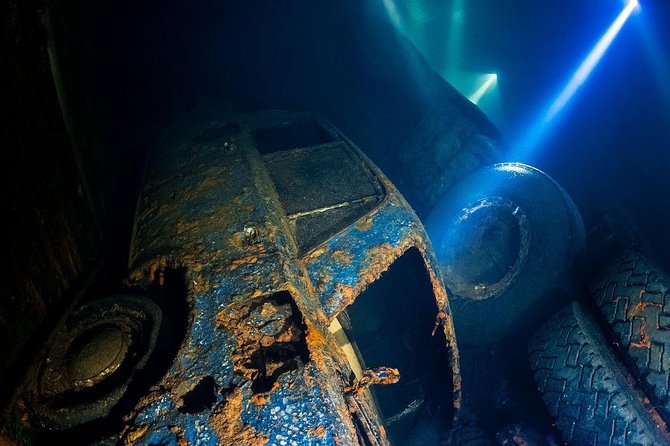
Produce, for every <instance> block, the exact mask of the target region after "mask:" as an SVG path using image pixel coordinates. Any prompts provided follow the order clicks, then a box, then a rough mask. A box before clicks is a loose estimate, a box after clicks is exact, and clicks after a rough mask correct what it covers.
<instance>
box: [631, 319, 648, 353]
mask: <svg viewBox="0 0 670 446" xmlns="http://www.w3.org/2000/svg"><path fill="white" fill-rule="evenodd" d="M630 346H631V347H637V348H650V347H651V339H649V335H648V334H647V327H646V326H645V325H644V324H642V325H640V342H631V343H630Z"/></svg>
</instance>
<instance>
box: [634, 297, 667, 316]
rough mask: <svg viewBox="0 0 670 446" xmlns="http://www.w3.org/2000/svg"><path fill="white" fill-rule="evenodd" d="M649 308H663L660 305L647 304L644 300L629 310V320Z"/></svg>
mask: <svg viewBox="0 0 670 446" xmlns="http://www.w3.org/2000/svg"><path fill="white" fill-rule="evenodd" d="M647 307H658V308H662V306H661V305H660V304H656V303H653V302H645V301H643V300H641V301H639V302H638V303H636V304H635V305H633V306H632V307H631V308H630V309H629V310H628V318H632V317H634V316H637V315H639V314H640V313H642V312H643V311H644V310H646V309H647Z"/></svg>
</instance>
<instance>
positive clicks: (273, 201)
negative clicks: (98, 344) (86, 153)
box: [28, 111, 460, 445]
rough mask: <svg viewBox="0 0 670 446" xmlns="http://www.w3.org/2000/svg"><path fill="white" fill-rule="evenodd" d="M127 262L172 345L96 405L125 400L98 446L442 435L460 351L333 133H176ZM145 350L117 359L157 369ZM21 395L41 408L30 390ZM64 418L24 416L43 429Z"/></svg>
mask: <svg viewBox="0 0 670 446" xmlns="http://www.w3.org/2000/svg"><path fill="white" fill-rule="evenodd" d="M129 266H130V274H129V278H128V283H127V285H128V287H129V289H132V290H136V291H137V290H139V291H140V294H142V292H144V294H146V295H147V296H149V297H146V299H148V300H152V304H151V305H154V306H157V307H159V308H162V309H164V308H172V310H171V314H167V313H170V312H166V311H164V310H163V316H162V319H161V322H160V323H161V324H162V325H165V324H167V325H174V327H173V328H174V329H173V330H171V332H172V338H171V339H172V340H171V341H170V342H172V343H173V344H174V345H175V347H174V349H173V351H174V353H173V354H172V356H170V354H169V353H162V354H161V358H160V360H162V361H163V363H167V364H168V365H167V366H166V367H165V369H164V370H165V372H164V373H161V376H160V377H159V378H157V379H156V380H155V381H154V382H151V383H146V385H145V386H144V388H142V387H141V386H140V387H138V385H135V386H133V385H132V383H131V385H129V386H128V387H127V388H128V389H133V390H132V391H133V392H135V396H133V395H131V393H132V392H131V391H130V390H129V391H128V392H126V391H125V389H124V391H123V392H120V393H119V394H118V395H117V394H115V395H116V396H114V397H113V398H110V397H106V398H107V400H105V401H104V402H103V403H102V404H103V405H107V406H108V407H110V408H113V407H116V406H115V405H116V403H117V402H126V403H127V401H129V400H132V401H133V402H132V404H129V405H128V406H127V407H128V409H124V411H123V413H122V417H121V418H120V419H121V420H122V422H121V423H120V424H118V426H120V427H119V429H118V432H117V433H113V434H111V435H110V436H108V437H107V438H108V439H109V441H112V440H114V441H115V440H118V439H120V440H122V441H124V442H125V443H127V444H146V445H149V444H152V445H155V444H162V445H163V444H175V445H176V444H179V445H183V444H190V445H198V444H202V445H214V444H224V445H233V444H234V445H242V444H244V445H254V444H258V445H260V444H277V445H284V444H341V445H349V444H361V445H385V444H408V443H409V442H410V441H412V438H418V437H421V438H440V437H442V436H444V435H446V432H447V431H448V430H449V428H450V426H451V424H452V420H453V417H454V414H455V411H456V409H457V408H458V406H459V404H460V376H459V368H458V354H457V347H456V341H455V336H454V330H453V324H452V321H451V313H450V310H449V304H448V301H447V294H446V291H445V288H444V285H443V283H442V279H441V278H440V276H439V273H438V268H437V263H436V260H435V257H434V254H433V251H432V248H431V246H430V243H429V241H428V239H427V237H426V234H425V232H424V229H423V227H422V225H421V223H420V222H419V220H418V218H417V217H416V215H415V214H414V212H413V211H412V210H411V208H410V207H409V206H408V204H407V203H406V202H405V200H404V199H403V198H402V196H400V194H399V193H398V191H397V190H396V189H395V187H394V186H393V185H392V184H391V183H390V182H389V181H388V180H387V179H386V177H385V176H384V175H383V174H382V173H381V172H380V171H379V170H378V169H377V168H376V167H375V166H374V165H373V164H372V163H371V162H370V161H369V160H368V159H367V158H366V157H365V156H364V155H363V154H362V153H361V152H360V151H359V150H358V149H357V148H356V147H355V146H354V145H353V144H352V143H351V142H350V141H349V140H348V139H347V138H346V137H344V136H343V135H342V134H341V133H340V132H339V131H338V130H337V129H335V128H334V127H333V126H332V125H330V124H328V123H327V122H325V121H323V120H321V119H318V118H315V117H313V116H311V115H309V114H305V113H290V112H283V111H265V112H259V113H250V114H243V113H233V112H221V111H207V112H199V113H198V114H195V115H191V116H190V117H189V118H188V119H187V120H185V121H184V122H182V123H180V124H179V125H178V126H175V127H174V128H173V129H172V130H171V131H170V132H169V133H168V134H166V135H164V136H162V137H161V138H159V139H158V140H157V142H156V144H155V145H154V147H153V149H152V150H151V152H150V155H149V158H148V160H147V164H146V171H145V178H144V181H143V186H142V189H141V192H140V197H139V200H138V206H137V212H136V217H135V225H134V229H133V237H132V242H131V253H130V263H129ZM166 289H167V290H169V292H162V291H165V290H166ZM136 294H137V293H136ZM152 296H153V297H152ZM179 300H183V305H182V304H179V303H178V302H177V301H179ZM180 305H181V306H180ZM174 308H181V310H178V311H176V312H175V310H174ZM174 318H176V319H179V318H182V319H181V320H182V321H183V322H182V323H181V324H180V323H174V322H171V320H172V319H174ZM180 326H181V328H178V327H180ZM168 331H169V330H168ZM156 336H157V337H158V339H156V340H154V341H152V342H153V343H152V342H149V343H146V345H148V347H145V349H151V348H154V347H153V345H154V343H155V344H156V345H160V343H161V338H160V334H158V335H156ZM128 342H131V341H128ZM165 351H169V349H167V350H165ZM47 356H48V355H47ZM154 356H155V355H154ZM148 357H149V359H147V360H146V361H144V362H142V363H141V364H136V363H135V362H133V361H138V356H137V355H135V356H133V355H126V356H125V358H122V359H118V355H117V357H116V359H115V360H116V361H121V362H123V361H126V362H129V363H130V368H131V369H132V367H136V366H137V367H139V366H140V365H141V368H143V369H144V370H151V367H152V362H151V361H152V359H151V355H149V356H148ZM45 364H46V362H45V361H43V362H42V364H41V365H40V366H39V367H38V369H39V368H41V369H44V367H49V366H46V365H45ZM124 367H125V369H128V367H126V366H124ZM124 367H118V369H119V370H121V369H124ZM114 373H115V372H113V373H111V375H112V376H113V375H114ZM398 373H399V377H398ZM133 379H134V378H132V377H131V378H129V380H130V381H132V380H133ZM94 381H95V380H94ZM98 381H100V382H93V381H91V383H92V384H91V385H90V386H89V388H87V389H86V392H87V395H92V394H94V393H95V392H92V391H93V390H95V386H103V385H107V384H109V383H107V384H105V382H106V381H109V379H107V377H106V376H102V377H100V379H99V380H98ZM145 381H146V380H145ZM381 384H388V385H381ZM124 392H125V393H124ZM106 395H107V394H106ZM87 397H88V396H87ZM28 400H29V402H28V406H29V407H35V406H40V404H41V405H42V406H44V405H45V404H46V405H48V404H49V402H48V401H47V402H45V401H44V398H43V397H42V396H40V391H39V389H38V390H37V391H36V392H34V394H33V397H32V398H28ZM98 404H101V403H98ZM59 407H61V408H62V407H64V406H63V405H62V404H61V405H60V406H59ZM77 407H79V409H81V407H80V406H77ZM77 407H74V406H73V407H70V408H68V409H67V410H68V411H70V412H68V413H71V412H72V411H73V410H74V411H76V410H79V409H77ZM59 410H61V409H54V410H51V411H50V412H49V411H47V412H48V414H49V415H48V416H46V417H45V416H42V417H40V416H39V415H37V416H35V417H34V419H35V423H37V424H41V426H42V428H46V429H53V428H54V426H56V424H54V420H57V419H58V416H59ZM37 412H39V411H35V413H37ZM42 413H46V412H45V411H44V410H42ZM108 413H109V414H111V413H113V411H109V412H105V415H106V416H110V415H108ZM62 414H63V415H65V414H66V411H62ZM96 416H100V414H98V415H96ZM79 417H80V419H81V421H82V422H86V423H92V422H95V419H90V420H89V419H87V415H86V414H80V415H79ZM88 418H91V417H88ZM72 424H73V423H69V425H68V426H67V427H71V425H72ZM74 424H76V423H74ZM58 428H62V426H61V427H58ZM185 442H187V443H185Z"/></svg>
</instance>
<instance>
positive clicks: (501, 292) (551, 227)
mask: <svg viewBox="0 0 670 446" xmlns="http://www.w3.org/2000/svg"><path fill="white" fill-rule="evenodd" d="M426 230H427V232H428V235H429V237H430V239H431V240H432V242H433V245H434V247H435V251H436V254H437V257H438V261H439V263H440V267H441V269H442V273H443V276H444V279H445V284H446V285H447V288H448V290H449V291H450V293H451V294H450V303H451V308H452V311H453V313H454V325H455V327H456V335H457V336H458V340H459V344H464V345H488V344H493V343H497V342H500V341H502V340H503V339H504V338H506V337H509V336H516V337H521V336H524V335H527V334H529V333H530V332H532V331H533V330H534V329H535V328H537V327H536V325H535V324H536V322H537V321H542V320H546V318H547V317H549V316H550V315H551V314H553V313H554V312H555V311H556V310H558V309H559V308H560V307H561V306H562V305H564V304H565V303H566V302H567V301H568V300H569V297H570V294H571V293H572V284H573V283H574V282H576V280H577V279H579V276H580V275H581V271H582V270H583V256H584V253H585V244H586V242H585V240H586V236H585V232H584V225H583V223H582V219H581V216H580V214H579V211H578V210H577V208H576V207H575V205H574V203H573V202H572V200H571V199H570V197H569V196H568V195H567V193H566V192H565V191H564V190H563V189H562V188H561V187H560V186H559V185H558V184H557V183H556V182H555V181H554V180H552V179H551V178H549V177H548V176H547V175H546V174H544V173H543V172H541V171H540V170H538V169H536V168H534V167H531V166H527V165H524V164H519V163H501V164H495V165H492V166H488V167H486V168H484V169H481V170H479V171H477V172H475V173H473V174H471V175H469V176H468V177H467V178H465V179H464V180H463V181H462V182H461V183H459V184H458V185H457V186H456V187H455V188H453V189H452V191H451V193H450V194H449V196H448V197H446V198H445V199H444V200H442V201H441V202H440V203H439V204H438V205H436V207H435V208H434V209H433V210H432V211H431V214H430V215H429V217H428V218H427V221H426Z"/></svg>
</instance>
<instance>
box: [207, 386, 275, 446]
mask: <svg viewBox="0 0 670 446" xmlns="http://www.w3.org/2000/svg"><path fill="white" fill-rule="evenodd" d="M242 400H243V396H242V389H240V388H237V387H236V388H234V389H233V390H232V392H231V393H230V394H229V395H228V396H227V397H226V399H225V401H224V402H223V403H221V404H219V405H218V406H217V407H216V408H215V409H214V411H213V412H212V415H211V416H210V417H209V425H210V426H211V427H212V429H214V432H216V435H217V436H218V438H219V443H220V444H244V445H249V446H262V445H265V444H266V443H267V442H268V440H269V438H268V437H266V436H265V435H263V434H261V433H260V432H256V430H255V429H254V428H253V427H251V426H249V425H247V424H244V423H243V422H242V418H241V414H242V410H243V408H242Z"/></svg>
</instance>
